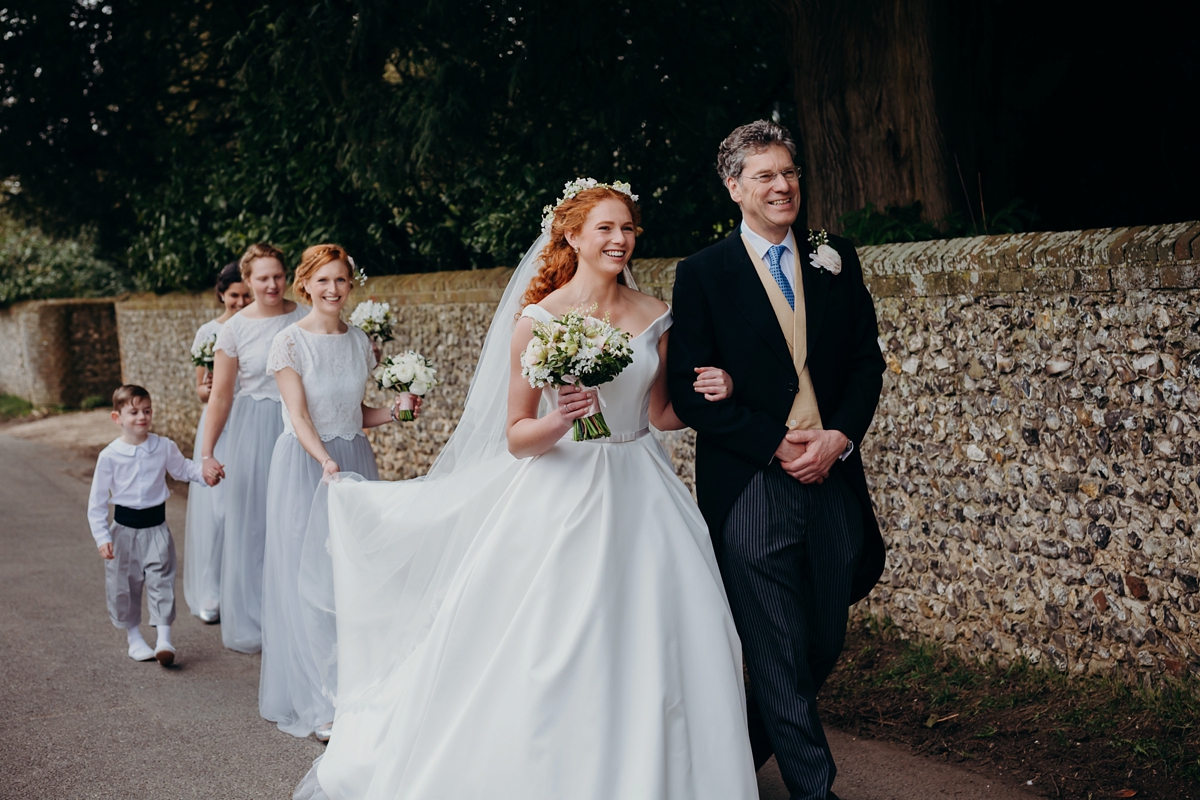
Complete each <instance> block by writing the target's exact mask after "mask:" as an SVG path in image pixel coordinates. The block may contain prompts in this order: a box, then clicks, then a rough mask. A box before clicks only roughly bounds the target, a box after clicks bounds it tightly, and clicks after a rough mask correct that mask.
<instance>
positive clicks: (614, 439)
mask: <svg viewBox="0 0 1200 800" xmlns="http://www.w3.org/2000/svg"><path fill="white" fill-rule="evenodd" d="M567 435H568V436H570V435H571V432H570V431H567ZM649 435H650V429H649V428H642V429H641V430H640V431H634V432H633V433H614V434H613V435H612V436H605V437H604V438H603V439H585V440H584V441H582V442H579V444H592V443H596V444H623V443H625V442H636V441H637V440H638V439H640V438H642V437H643V436H649Z"/></svg>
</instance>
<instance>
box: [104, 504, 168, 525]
mask: <svg viewBox="0 0 1200 800" xmlns="http://www.w3.org/2000/svg"><path fill="white" fill-rule="evenodd" d="M166 521H167V504H166V503H159V504H158V505H156V506H154V507H153V508H126V507H125V506H114V508H113V522H115V523H117V524H118V525H124V526H125V527H126V528H153V527H154V526H155V525H162V524H163V523H164V522H166Z"/></svg>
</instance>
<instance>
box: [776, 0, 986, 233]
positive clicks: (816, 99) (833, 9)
mask: <svg viewBox="0 0 1200 800" xmlns="http://www.w3.org/2000/svg"><path fill="white" fill-rule="evenodd" d="M772 2H773V4H774V5H775V7H776V8H777V9H778V10H779V11H780V12H782V14H783V16H784V24H785V25H786V29H785V37H786V46H787V50H788V60H789V63H790V64H791V68H792V72H793V75H794V78H795V87H796V111H797V117H798V118H799V121H800V131H799V138H800V140H801V145H802V148H803V153H804V167H805V170H804V172H805V178H804V181H805V194H806V197H805V201H806V203H805V206H806V207H807V215H808V225H809V227H812V228H828V229H830V230H835V231H836V230H838V229H839V227H840V226H839V225H838V218H839V217H840V216H841V215H843V214H846V213H848V212H850V211H856V210H858V209H860V208H862V207H863V206H865V205H866V204H867V203H873V204H874V205H875V206H877V207H879V208H881V209H882V208H883V207H884V206H887V205H909V204H911V203H914V202H917V201H919V202H920V203H921V205H922V208H923V213H922V216H923V217H924V218H925V219H926V220H929V221H932V222H938V221H940V220H942V219H943V218H945V217H946V215H947V214H949V213H950V212H951V211H953V210H954V209H955V208H956V207H962V206H963V205H964V203H963V194H962V190H961V189H960V188H959V186H958V184H959V178H958V174H957V171H956V169H955V165H954V159H953V155H951V152H950V148H949V147H948V146H947V143H946V136H945V135H944V131H943V125H942V121H941V119H940V118H939V100H941V101H942V107H943V108H944V107H946V106H945V104H946V101H947V100H949V99H950V98H947V97H941V98H939V97H938V91H937V89H938V88H940V87H939V86H938V85H935V84H937V81H936V80H935V78H936V74H935V73H936V72H937V70H936V69H935V66H940V65H941V63H942V62H944V61H945V60H946V59H945V58H944V56H942V57H941V61H939V55H940V54H939V53H938V44H939V43H938V41H936V40H937V39H938V38H939V33H941V32H945V33H949V34H953V33H959V32H956V31H953V30H952V28H953V27H954V26H953V25H947V24H944V22H943V24H940V25H939V24H938V20H935V13H937V12H940V14H939V15H938V16H940V15H941V14H947V13H953V11H952V10H951V7H950V6H951V4H949V3H946V4H944V5H943V3H941V2H939V0H772ZM942 38H945V36H944V34H943V37H942ZM949 44H950V51H951V52H957V50H958V48H957V47H956V46H955V45H956V44H957V43H954V42H951V43H949ZM947 67H949V68H950V69H949V71H948V74H947V75H946V77H947V78H948V79H949V82H952V83H955V84H957V83H961V76H956V75H954V74H952V73H953V67H954V65H952V64H951V65H947ZM969 116H970V115H968V117H969ZM959 127H960V128H961V127H962V126H961V125H960V126H959ZM968 149H969V148H968ZM962 166H963V168H964V169H966V168H968V167H973V166H974V159H973V158H972V159H971V164H966V163H964V164H963V165H962ZM968 174H971V173H968ZM972 183H974V182H973V181H972Z"/></svg>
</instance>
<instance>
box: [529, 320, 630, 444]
mask: <svg viewBox="0 0 1200 800" xmlns="http://www.w3.org/2000/svg"><path fill="white" fill-rule="evenodd" d="M595 309H596V307H595V306H592V307H591V308H589V309H588V310H587V312H584V311H581V310H578V309H572V310H570V311H568V312H567V313H565V314H563V315H562V317H560V318H558V319H552V320H550V321H548V322H534V323H533V338H532V339H531V340H530V341H529V344H528V345H527V346H526V347H525V352H523V353H521V375H522V376H523V377H525V378H526V379H527V380H528V381H529V385H530V386H532V387H533V388H534V389H541V388H542V387H543V386H550V387H553V388H556V389H557V388H559V387H561V386H565V385H566V384H575V385H579V386H599V385H600V384H602V383H608V382H609V381H611V380H612V379H613V378H615V377H617V376H618V375H620V374H621V371H622V370H624V369H625V368H626V367H627V366H629V365H630V364H631V363H632V362H633V349H632V348H631V347H630V346H629V342H630V337H629V334H628V333H625V332H624V331H622V330H621V329H620V328H615V327H613V326H612V325H611V324H609V321H608V315H607V314H605V315H604V319H596V318H595V317H593V316H591V315H590V312H592V311H594V310H595ZM611 435H612V431H611V430H609V427H608V424H607V423H606V422H605V421H604V413H603V412H600V411H597V412H596V413H595V414H593V415H591V416H590V417H583V418H581V419H577V420H575V424H574V425H573V426H572V431H571V438H572V439H574V440H575V441H577V442H583V441H587V440H588V439H602V438H604V437H606V436H611Z"/></svg>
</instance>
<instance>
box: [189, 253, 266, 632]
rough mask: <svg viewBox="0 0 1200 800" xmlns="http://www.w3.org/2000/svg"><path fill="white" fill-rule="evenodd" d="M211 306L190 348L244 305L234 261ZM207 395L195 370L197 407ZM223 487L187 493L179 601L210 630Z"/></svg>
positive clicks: (199, 435)
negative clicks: (214, 309) (216, 311)
mask: <svg viewBox="0 0 1200 800" xmlns="http://www.w3.org/2000/svg"><path fill="white" fill-rule="evenodd" d="M217 302H219V303H220V304H221V305H223V306H224V307H225V312H224V313H223V314H221V316H219V317H217V318H216V319H210V320H209V321H208V322H206V323H204V324H203V325H201V326H200V330H198V331H196V339H195V341H194V342H193V343H192V348H193V349H194V348H196V347H197V346H198V345H200V344H201V343H203V342H206V341H210V340H212V339H213V338H214V337H215V336H216V335H217V333H218V332H219V331H220V330H221V326H222V325H224V324H225V323H226V322H228V321H229V318H230V317H232V316H233V315H234V314H236V313H237V312H239V311H241V310H242V309H243V308H244V307H245V305H246V304H247V303H249V302H250V288H249V287H248V286H246V284H245V283H244V282H243V281H242V273H241V268H240V267H239V266H238V263H237V262H236V261H235V262H233V263H232V264H226V265H225V268H224V269H222V270H221V272H220V274H219V275H217ZM211 389H212V372H211V371H209V370H208V369H206V368H204V367H196V394H197V395H198V396H199V397H200V402H201V403H205V404H207V403H208V395H209V392H210V390H211ZM205 412H207V407H206V408H205V411H202V412H200V423H199V424H198V425H197V426H196V438H195V442H196V446H195V449H194V451H193V453H192V460H193V461H195V462H196V466H197V467H200V468H201V470H203V464H201V463H200V462H201V456H202V454H203V450H204V415H205ZM224 449H225V447H224V443H223V442H222V443H221V444H220V445H218V447H217V452H216V455H217V457H218V458H220V457H221V454H222V453H223V452H224ZM224 502H225V486H224V485H219V486H207V485H205V484H203V483H193V484H192V485H191V486H189V487H188V503H187V527H186V528H185V529H184V530H185V533H184V540H183V549H184V556H183V596H184V598H185V599H186V600H187V604H188V608H189V609H191V612H192V614H193V615H195V616H197V617H199V618H200V619H201V620H203V621H204V622H207V623H209V624H212V623H214V622H217V621H218V620H219V619H220V618H221V614H220V605H221V546H222V543H223V541H224V539H225V506H224Z"/></svg>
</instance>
